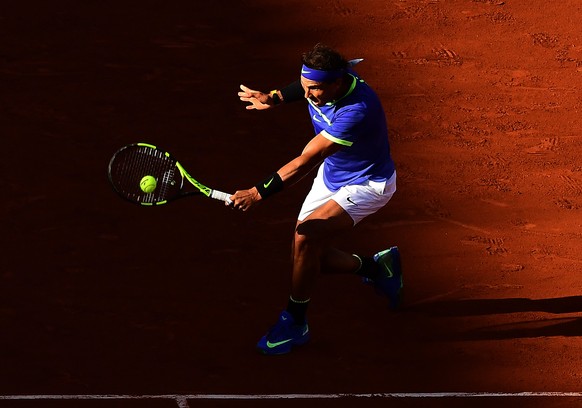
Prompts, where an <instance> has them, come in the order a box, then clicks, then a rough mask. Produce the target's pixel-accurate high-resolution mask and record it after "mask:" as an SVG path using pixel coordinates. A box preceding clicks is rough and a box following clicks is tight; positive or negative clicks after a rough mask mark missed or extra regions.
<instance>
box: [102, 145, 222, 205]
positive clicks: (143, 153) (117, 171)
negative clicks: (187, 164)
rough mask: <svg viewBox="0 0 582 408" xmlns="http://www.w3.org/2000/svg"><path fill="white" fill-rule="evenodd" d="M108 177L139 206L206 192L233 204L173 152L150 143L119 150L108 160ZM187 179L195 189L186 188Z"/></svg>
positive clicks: (115, 187)
mask: <svg viewBox="0 0 582 408" xmlns="http://www.w3.org/2000/svg"><path fill="white" fill-rule="evenodd" d="M108 176H109V181H110V182H111V185H112V186H113V190H114V191H115V192H116V193H117V194H119V195H120V196H121V197H123V198H125V199H126V200H128V201H131V202H132V203H136V204H140V205H148V206H154V205H162V204H166V203H168V202H170V201H172V200H175V199H178V198H182V197H188V196H192V195H200V194H202V195H205V196H206V197H209V198H214V199H215V200H220V201H224V202H225V203H227V204H230V203H231V202H232V201H231V200H230V198H229V197H230V196H231V194H228V193H224V192H222V191H218V190H214V189H211V188H209V187H206V186H205V185H203V184H202V183H200V182H199V181H197V180H195V179H194V178H193V177H192V176H190V175H189V174H188V172H187V171H186V169H184V167H183V166H182V165H181V164H180V163H179V162H178V161H177V160H176V159H175V158H173V157H172V156H171V155H170V153H168V152H166V151H164V150H161V149H158V148H157V147H156V146H154V145H151V144H147V143H135V144H130V145H127V146H124V147H122V148H121V149H119V150H118V151H117V152H115V154H114V155H113V157H112V158H111V160H110V161H109V169H108ZM184 180H187V181H189V182H190V184H191V185H192V186H194V189H190V190H188V189H187V185H185V184H186V183H184Z"/></svg>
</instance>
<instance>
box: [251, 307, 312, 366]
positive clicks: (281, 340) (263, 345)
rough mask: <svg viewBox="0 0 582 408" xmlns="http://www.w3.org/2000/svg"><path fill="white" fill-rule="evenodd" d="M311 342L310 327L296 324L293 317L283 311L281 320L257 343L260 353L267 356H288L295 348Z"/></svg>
mask: <svg viewBox="0 0 582 408" xmlns="http://www.w3.org/2000/svg"><path fill="white" fill-rule="evenodd" d="M308 341H309V326H308V325H307V322H306V323H305V324H295V321H294V320H293V316H291V314H289V313H288V312H287V311H283V313H281V315H280V316H279V320H278V321H277V323H275V325H274V326H273V327H271V329H270V330H269V331H268V333H267V334H265V335H264V336H263V337H261V339H260V340H259V342H258V343H257V349H258V350H259V352H261V353H263V354H266V355H276V354H287V353H289V352H290V351H291V348H292V347H293V346H301V345H303V344H305V343H307V342H308Z"/></svg>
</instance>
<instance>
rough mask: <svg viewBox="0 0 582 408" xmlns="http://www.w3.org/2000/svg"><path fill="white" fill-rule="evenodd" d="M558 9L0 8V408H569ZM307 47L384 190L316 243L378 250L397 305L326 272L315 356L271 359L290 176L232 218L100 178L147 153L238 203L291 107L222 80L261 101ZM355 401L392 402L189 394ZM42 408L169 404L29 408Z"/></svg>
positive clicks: (580, 322)
mask: <svg viewBox="0 0 582 408" xmlns="http://www.w3.org/2000/svg"><path fill="white" fill-rule="evenodd" d="M581 15H582V4H580V2H579V1H577V0H563V1H559V2H551V3H548V2H547V1H539V0H530V1H520V0H506V1H498V0H388V1H380V0H365V1H362V0H359V1H355V0H354V1H351V0H345V1H342V0H333V1H332V0H322V1H318V2H313V1H305V0H302V1H299V0H292V1H290V0H286V1H279V2H274V1H267V0H264V1H263V0H261V1H260V0H246V1H223V2H214V3H212V4H209V3H207V2H198V1H181V0H180V1H178V0H175V1H166V2H162V1H153V0H149V1H139V2H138V1H102V2H91V1H87V2H76V1H64V0H56V1H51V2H45V1H5V2H3V4H2V6H1V9H0V89H1V91H0V112H1V114H0V134H1V137H2V148H3V151H4V154H3V158H2V160H1V161H0V169H1V174H2V177H1V178H0V186H1V190H2V200H1V204H0V205H1V209H2V232H3V234H2V241H1V243H0V244H1V248H2V249H1V251H2V257H1V265H2V266H1V270H0V379H1V381H0V406H1V407H23V408H24V407H41V408H45V407H47V408H48V407H61V406H62V407H107V408H109V407H137V406H139V407H156V408H157V407H177V406H180V407H187V406H190V407H210V406H213V407H214V406H217V407H222V406H224V407H231V406H234V407H251V406H252V407H263V406H264V407H267V406H280V407H285V406H294V407H296V406H298V405H299V404H301V405H303V406H312V405H313V406H318V407H328V406H329V407H331V406H333V407H338V406H346V407H347V406H354V405H357V406H361V407H369V406H385V407H388V406H390V407H414V408H416V407H447V408H451V407H452V408H455V407H465V406H471V407H490V406H504V407H505V406H507V407H511V406H520V407H536V408H537V407H578V406H580V405H581V404H582V397H581V396H580V394H579V393H580V392H581V391H582V387H581V383H582V277H581V274H580V272H581V270H582V254H581V252H580V248H581V241H582V240H581V239H582V232H581V226H582V164H581V162H580V152H581V149H582V133H581V132H580V129H581V128H582V126H581V125H582V115H581V112H580V110H581V109H582V98H581V96H580V88H581V86H580V85H581V83H582V37H581V35H580V16H581ZM318 41H321V42H324V43H327V44H329V45H331V46H334V47H336V48H338V49H339V50H341V51H342V52H343V53H344V54H345V55H346V56H347V57H349V58H364V59H365V61H364V62H363V63H361V64H360V65H359V66H358V71H359V73H360V74H361V75H362V76H363V77H364V78H365V79H366V81H367V82H368V83H370V84H371V85H372V86H373V87H374V88H375V89H376V90H377V92H378V94H379V95H380V96H381V99H382V101H383V104H384V107H385V110H386V115H387V118H388V122H389V126H390V131H391V135H390V137H391V143H392V149H393V154H394V158H395V161H396V163H397V168H398V177H399V179H398V180H399V184H398V188H399V189H398V192H397V193H396V195H395V196H394V198H393V200H392V201H391V202H390V203H389V204H388V206H387V207H385V208H384V209H383V210H381V211H380V212H379V213H377V214H375V215H374V216H372V217H369V218H368V219H367V220H365V221H363V222H362V223H361V224H360V225H359V226H357V227H356V228H355V230H354V231H353V233H352V234H349V235H346V236H341V237H338V239H337V246H338V247H339V248H342V249H345V250H350V251H354V252H357V251H359V252H362V253H366V254H372V253H374V252H376V251H378V250H380V249H384V248H385V247H387V246H391V245H398V246H399V247H400V249H401V253H402V256H403V263H404V280H405V290H406V292H405V300H404V305H403V308H402V310H401V311H399V312H397V313H394V312H391V311H389V310H387V308H386V304H385V302H384V301H383V300H382V299H381V298H379V297H376V296H375V295H374V293H373V291H372V290H371V289H370V288H368V287H365V286H363V285H361V284H360V283H359V281H358V279H357V278H355V277H351V276H342V277H328V276H323V277H322V278H321V279H320V280H319V282H318V287H317V290H316V294H315V296H314V298H313V302H312V305H311V306H310V314H309V319H310V325H311V330H312V334H313V340H312V342H311V343H309V344H308V345H307V346H305V347H304V348H302V349H299V350H297V351H296V352H294V353H293V354H291V355H288V356H283V357H275V358H268V357H264V356H261V355H259V354H258V353H256V352H255V350H254V345H255V343H256V341H257V340H258V338H259V337H260V336H261V335H262V334H264V332H265V331H266V329H267V328H268V327H269V326H270V325H271V324H272V323H274V321H275V320H276V318H277V315H278V313H279V312H280V310H281V309H282V308H283V307H284V306H285V303H286V299H287V295H288V282H289V271H290V262H289V247H290V239H291V236H292V231H293V226H294V222H295V217H296V215H297V212H298V210H299V207H300V204H301V202H302V199H303V196H304V194H305V193H306V192H307V190H308V189H309V187H310V184H311V183H310V178H311V177H309V179H306V180H304V181H303V182H301V183H300V184H298V185H296V186H295V187H293V188H289V189H287V190H286V191H284V192H283V193H281V194H279V195H277V196H275V197H273V198H272V199H269V200H268V201H267V202H265V203H263V204H262V205H261V206H260V207H259V208H257V209H255V210H254V211H252V212H251V213H239V212H236V211H231V210H229V209H227V208H225V207H223V205H222V204H221V203H218V202H216V201H212V200H207V199H204V198H193V199H185V200H182V201H178V202H175V203H173V204H169V205H167V206H166V207H159V208H141V207H138V206H134V205H132V204H130V203H127V202H124V201H122V200H121V199H119V198H118V197H117V196H116V195H114V193H113V192H112V191H111V189H110V187H109V185H108V182H107V177H106V167H107V163H108V161H109V158H110V157H111V155H112V154H113V152H114V151H115V150H117V148H119V147H121V146H122V145H125V144H128V143H132V142H136V141H144V142H150V143H153V144H157V145H159V146H161V147H163V148H164V149H166V150H168V151H170V152H172V153H173V154H174V155H175V156H176V157H177V158H178V159H179V160H180V161H181V162H182V163H183V164H184V165H185V166H186V168H187V169H188V170H189V171H190V173H191V174H192V175H193V176H195V177H197V178H198V179H200V181H202V182H205V183H207V184H210V185H212V186H214V187H216V188H219V189H222V190H226V191H235V190H236V189H242V188H248V187H250V186H252V185H254V184H255V183H256V182H257V181H259V180H260V179H262V178H264V176H265V175H267V174H269V173H271V172H272V171H274V170H276V169H277V168H279V167H280V166H281V165H282V164H284V163H285V162H287V161H288V160H289V159H291V158H293V157H294V156H295V155H296V154H298V153H299V152H300V151H301V149H302V148H303V146H304V145H305V144H306V142H307V141H308V140H309V139H310V138H311V137H312V128H311V124H310V120H309V117H308V116H307V113H306V107H305V106H304V104H303V103H298V104H294V105H291V106H286V107H283V108H280V109H276V110H273V111H267V112H257V111H247V110H245V109H244V104H242V103H241V102H240V101H239V100H238V97H237V96H236V93H237V91H238V86H239V84H241V83H243V84H246V85H248V86H251V87H254V88H258V89H261V90H264V91H268V90H270V89H273V88H275V87H281V86H284V85H286V84H287V83H289V82H290V81H292V80H294V79H295V78H297V76H298V75H299V67H300V54H301V53H302V52H304V51H306V50H308V49H310V48H311V47H312V46H313V45H314V44H315V43H316V42H318ZM444 392H446V393H459V395H457V396H454V397H452V396H449V397H446V396H445V397H438V396H437V395H438V394H439V393H444ZM471 392H476V393H492V394H494V395H493V396H481V397H467V396H462V395H465V394H462V395H461V394H460V393H471ZM520 392H538V393H553V392H555V393H558V394H555V395H554V394H551V395H550V394H547V395H545V396H540V395H538V396H533V397H532V396H530V397H528V396H523V395H518V394H516V393H520ZM372 393H386V394H390V393H404V394H406V395H405V396H401V397H394V396H392V397H390V396H387V395H385V396H384V397H378V398H355V397H351V398H339V399H331V398H328V399H324V398H322V399H314V398H309V399H301V400H297V399H270V400H258V399H251V400H236V399H233V398H230V399H229V398H226V399H222V400H208V399H194V398H192V399H188V398H187V396H196V395H202V396H204V395H206V396H210V395H225V396H229V395H230V396H235V395H251V396H252V395H255V396H268V395H271V396H274V395H275V396H276V395H283V396H285V395H286V396H289V395H308V396H309V395H310V396H313V395H315V394H321V395H325V396H328V397H329V396H333V395H337V394H354V395H355V394H372ZM420 393H428V394H429V395H430V396H428V397H426V398H421V397H420V396H419V395H418V394H420ZM499 393H507V394H508V395H505V396H503V395H500V394H499ZM566 393H574V394H566ZM498 394H499V395H498ZM67 395H69V396H71V395H72V396H75V395H77V396H102V397H103V396H105V395H113V396H122V395H127V396H139V395H149V396H163V395H166V396H170V397H168V398H165V399H164V398H142V399H115V398H114V399H105V398H93V399H92V398H88V399H82V398H80V397H79V398H76V399H70V400H63V399H60V400H59V399H56V400H55V399H52V400H51V399H42V398H41V399H30V397H31V396H67ZM10 396H13V397H14V396H22V397H21V398H11V399H9V398H8V397H10ZM27 396H28V397H27ZM172 396H176V397H175V398H174V397H172ZM257 398H258V397H257Z"/></svg>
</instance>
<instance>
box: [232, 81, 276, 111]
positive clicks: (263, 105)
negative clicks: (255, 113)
mask: <svg viewBox="0 0 582 408" xmlns="http://www.w3.org/2000/svg"><path fill="white" fill-rule="evenodd" d="M240 89H241V91H239V93H238V97H239V98H240V100H241V101H243V102H250V105H247V106H246V108H247V109H257V110H265V109H269V108H271V107H273V106H275V104H274V102H273V98H271V96H270V95H269V94H266V93H264V92H261V91H255V90H253V89H251V88H249V87H247V86H244V85H241V86H240Z"/></svg>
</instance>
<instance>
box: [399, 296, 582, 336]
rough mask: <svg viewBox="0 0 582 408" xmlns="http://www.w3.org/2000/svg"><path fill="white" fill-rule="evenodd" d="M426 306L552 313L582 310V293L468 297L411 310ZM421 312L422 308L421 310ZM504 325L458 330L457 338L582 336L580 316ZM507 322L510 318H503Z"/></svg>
mask: <svg viewBox="0 0 582 408" xmlns="http://www.w3.org/2000/svg"><path fill="white" fill-rule="evenodd" d="M420 308H422V312H423V313H428V314H430V315H433V316H442V317H470V316H484V315H488V316H489V315H501V314H517V313H536V312H538V313H539V312H545V313H551V314H556V315H560V314H567V313H579V312H582V296H568V297H562V298H551V299H526V298H507V299H466V300H450V301H437V302H433V303H430V304H423V305H422V306H418V307H415V306H412V307H410V308H408V310H410V311H414V310H415V309H420ZM418 311H420V310H418ZM517 319H519V321H513V322H509V323H502V324H493V325H491V324H489V325H487V326H485V327H482V328H479V329H470V330H468V331H465V332H456V334H452V333H451V334H452V335H454V337H455V338H457V339H458V338H459V337H461V339H463V340H494V339H512V338H528V337H551V336H568V337H570V336H572V337H574V336H582V317H580V316H559V317H554V316H549V317H547V318H544V319H540V318H539V315H537V316H535V317H534V318H532V319H527V320H524V317H523V316H518V317H517ZM503 320H505V321H507V320H508V319H503Z"/></svg>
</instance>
